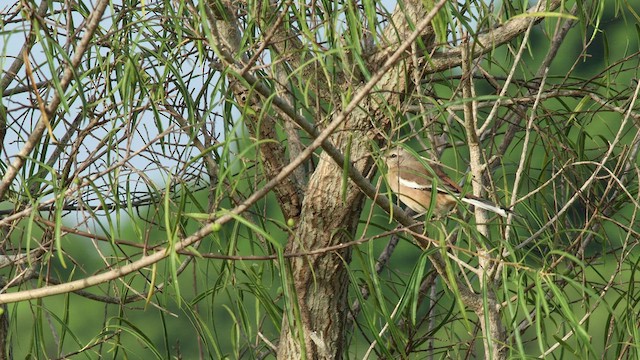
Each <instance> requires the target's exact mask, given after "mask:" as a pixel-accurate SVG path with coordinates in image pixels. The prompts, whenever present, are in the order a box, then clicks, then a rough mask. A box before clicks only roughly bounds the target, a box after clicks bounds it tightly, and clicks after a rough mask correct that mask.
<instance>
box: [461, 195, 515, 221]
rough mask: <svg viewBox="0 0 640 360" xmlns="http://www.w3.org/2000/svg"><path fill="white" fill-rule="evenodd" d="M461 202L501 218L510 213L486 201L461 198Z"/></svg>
mask: <svg viewBox="0 0 640 360" xmlns="http://www.w3.org/2000/svg"><path fill="white" fill-rule="evenodd" d="M461 200H462V201H464V202H466V203H467V204H470V205H473V206H477V207H479V208H481V209H485V210H487V211H492V212H494V213H496V214H498V215H500V216H502V217H507V215H508V214H509V213H510V212H511V211H510V210H508V209H505V208H503V207H501V206H498V205H495V204H492V203H490V202H487V201H482V200H477V199H470V198H462V199H461Z"/></svg>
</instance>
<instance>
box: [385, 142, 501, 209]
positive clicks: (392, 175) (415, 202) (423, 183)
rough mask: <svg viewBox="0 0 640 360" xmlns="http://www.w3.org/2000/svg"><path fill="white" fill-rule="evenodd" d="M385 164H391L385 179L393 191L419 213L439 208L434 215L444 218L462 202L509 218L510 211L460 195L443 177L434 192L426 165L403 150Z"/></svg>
mask: <svg viewBox="0 0 640 360" xmlns="http://www.w3.org/2000/svg"><path fill="white" fill-rule="evenodd" d="M384 160H385V162H386V164H387V173H386V174H385V177H386V179H387V184H388V185H389V187H390V188H391V191H393V192H394V193H395V194H396V196H398V198H399V199H400V201H402V203H404V204H405V205H407V206H408V207H409V208H410V209H411V210H413V211H415V212H417V213H425V212H427V211H428V210H429V208H430V207H431V206H435V207H434V209H433V214H434V215H436V216H443V215H446V214H448V213H449V212H450V211H451V210H453V208H454V207H455V206H456V204H458V203H459V201H462V202H465V203H468V204H471V205H474V206H477V207H479V208H482V209H485V210H488V211H492V212H494V213H496V214H498V215H500V216H503V217H506V216H507V210H505V209H504V208H502V207H500V206H497V205H494V204H492V203H490V202H488V201H486V200H483V199H479V198H477V197H474V196H469V195H467V196H463V195H460V193H459V188H457V186H456V185H455V183H453V182H452V181H451V180H450V179H448V178H446V177H440V176H439V178H438V181H436V186H437V188H436V189H433V174H432V173H431V172H430V171H429V170H428V169H427V168H425V167H424V165H423V163H421V162H420V161H419V160H417V159H416V158H415V157H413V155H411V154H410V153H409V152H407V151H406V150H405V149H403V148H401V147H396V148H393V149H391V150H389V151H388V152H387V153H386V154H385V156H384ZM434 190H435V191H436V194H435V199H434V198H433V195H432V192H433V191H434ZM432 204H433V205H432Z"/></svg>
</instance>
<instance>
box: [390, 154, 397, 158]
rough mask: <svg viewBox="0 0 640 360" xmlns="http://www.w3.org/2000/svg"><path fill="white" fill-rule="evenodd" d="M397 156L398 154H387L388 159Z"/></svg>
mask: <svg viewBox="0 0 640 360" xmlns="http://www.w3.org/2000/svg"><path fill="white" fill-rule="evenodd" d="M397 157H398V154H389V159H395V158H397Z"/></svg>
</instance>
